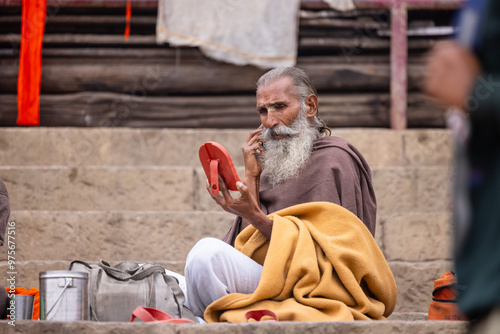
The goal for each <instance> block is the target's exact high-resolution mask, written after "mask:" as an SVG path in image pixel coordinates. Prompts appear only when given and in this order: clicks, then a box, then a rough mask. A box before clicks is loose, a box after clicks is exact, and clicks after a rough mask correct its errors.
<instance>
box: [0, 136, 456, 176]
mask: <svg viewBox="0 0 500 334" xmlns="http://www.w3.org/2000/svg"><path fill="white" fill-rule="evenodd" d="M249 131H250V130H227V129H196V130H195V129H129V128H84V129H82V128H44V127H36V128H2V131H0V164H1V165H4V166H31V165H36V166H67V167H81V166H106V165H107V166H121V165H125V166H191V167H195V166H196V167H197V166H199V161H198V149H199V147H200V145H201V144H202V143H204V142H206V141H217V142H219V143H221V144H222V145H224V146H225V147H226V148H227V150H228V151H229V153H230V154H231V156H232V157H233V160H234V162H235V164H236V165H243V159H242V157H241V150H240V147H241V145H242V143H243V142H244V140H245V139H246V138H247V136H248V133H249ZM333 134H334V135H335V136H338V137H341V138H344V139H346V140H348V141H349V142H351V143H352V144H353V145H354V146H356V147H357V148H358V149H359V150H360V152H361V153H362V154H363V155H364V156H365V158H366V160H367V161H368V163H369V164H370V166H372V167H377V166H445V165H449V164H450V163H451V160H452V142H451V135H450V132H449V131H448V130H443V129H416V130H406V131H392V130H389V129H350V128H346V129H334V130H333Z"/></svg>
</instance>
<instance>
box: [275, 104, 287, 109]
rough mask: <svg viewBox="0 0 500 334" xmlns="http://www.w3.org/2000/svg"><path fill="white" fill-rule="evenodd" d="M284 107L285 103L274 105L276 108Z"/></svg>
mask: <svg viewBox="0 0 500 334" xmlns="http://www.w3.org/2000/svg"><path fill="white" fill-rule="evenodd" d="M285 107H286V105H284V104H283V103H277V104H276V105H275V108H276V109H283V108H285Z"/></svg>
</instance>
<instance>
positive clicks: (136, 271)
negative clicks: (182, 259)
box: [97, 260, 165, 281]
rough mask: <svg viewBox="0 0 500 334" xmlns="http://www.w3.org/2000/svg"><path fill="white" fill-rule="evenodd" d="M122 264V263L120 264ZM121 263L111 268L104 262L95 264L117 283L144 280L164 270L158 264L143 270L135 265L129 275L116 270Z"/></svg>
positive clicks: (123, 271) (142, 267)
mask: <svg viewBox="0 0 500 334" xmlns="http://www.w3.org/2000/svg"><path fill="white" fill-rule="evenodd" d="M121 263H123V262H121ZM121 263H119V264H118V265H116V266H114V267H111V266H110V264H109V263H108V262H106V261H104V260H100V261H99V263H98V264H97V265H98V266H99V267H100V268H102V269H103V270H104V272H105V273H106V274H107V275H109V276H111V277H113V278H114V279H116V280H119V281H128V280H134V281H141V280H143V279H145V278H146V277H149V276H151V275H153V274H155V273H162V272H165V268H164V267H162V266H160V265H158V264H153V265H151V266H150V267H147V268H145V267H144V266H139V265H137V267H136V268H133V269H132V270H130V271H131V272H133V273H132V274H130V273H129V272H127V271H125V270H123V269H119V268H117V266H119V265H120V264H121Z"/></svg>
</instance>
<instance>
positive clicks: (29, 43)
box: [17, 0, 47, 125]
mask: <svg viewBox="0 0 500 334" xmlns="http://www.w3.org/2000/svg"><path fill="white" fill-rule="evenodd" d="M46 16H47V0H23V12H22V24H21V52H20V56H19V76H18V79H17V107H18V113H17V124H18V125H39V124H40V116H39V109H40V105H39V104H40V83H41V79H42V42H43V33H44V30H45V18H46Z"/></svg>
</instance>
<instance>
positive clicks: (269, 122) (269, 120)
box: [262, 112, 280, 128]
mask: <svg viewBox="0 0 500 334" xmlns="http://www.w3.org/2000/svg"><path fill="white" fill-rule="evenodd" d="M262 124H264V126H265V127H266V128H273V127H275V126H277V125H279V124H280V120H279V118H278V117H276V115H275V114H274V113H273V112H268V113H267V117H266V120H265V122H263V123H262Z"/></svg>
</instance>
